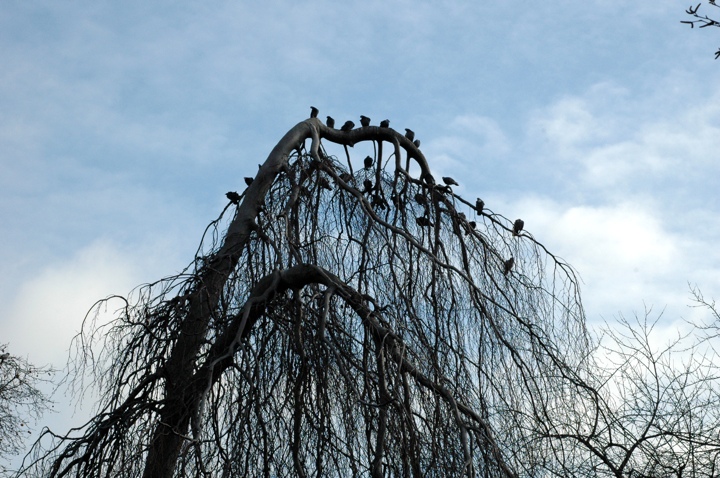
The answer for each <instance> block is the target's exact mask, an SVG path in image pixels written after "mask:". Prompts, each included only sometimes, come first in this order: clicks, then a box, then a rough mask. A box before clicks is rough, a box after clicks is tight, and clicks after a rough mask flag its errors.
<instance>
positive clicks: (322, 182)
mask: <svg viewBox="0 0 720 478" xmlns="http://www.w3.org/2000/svg"><path fill="white" fill-rule="evenodd" d="M318 184H319V185H320V187H321V188H323V189H327V190H328V191H332V186H330V182H329V181H328V180H327V178H326V177H324V176H320V177H319V178H318Z"/></svg>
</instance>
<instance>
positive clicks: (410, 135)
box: [405, 128, 415, 141]
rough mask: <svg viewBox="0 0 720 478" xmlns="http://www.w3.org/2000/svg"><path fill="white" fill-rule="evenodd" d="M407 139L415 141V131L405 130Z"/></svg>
mask: <svg viewBox="0 0 720 478" xmlns="http://www.w3.org/2000/svg"><path fill="white" fill-rule="evenodd" d="M405 137H406V138H407V139H409V140H410V141H412V140H414V139H415V131H413V130H411V129H410V128H405Z"/></svg>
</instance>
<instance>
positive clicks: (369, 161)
mask: <svg viewBox="0 0 720 478" xmlns="http://www.w3.org/2000/svg"><path fill="white" fill-rule="evenodd" d="M319 112H320V111H319V110H318V109H317V108H316V107H314V106H311V107H310V117H311V118H317V115H318V113H319ZM325 124H326V125H327V126H328V127H329V128H335V120H334V119H333V118H332V117H330V116H328V117H327V120H326V122H325ZM360 125H361V127H363V128H367V127H368V126H370V118H368V117H367V116H364V115H360ZM380 127H381V128H389V127H390V120H383V121H381V122H380ZM354 128H355V123H353V122H352V121H350V120H348V121H346V122H345V123H344V124H343V125H342V126H341V127H340V131H343V132H349V131H352V130H353V129H354ZM405 137H406V138H407V139H409V140H410V141H412V142H413V144H414V145H415V147H417V148H419V147H420V140H419V139H415V132H414V131H413V130H411V129H409V128H405ZM363 165H364V166H365V169H370V168H372V166H373V158H372V157H370V156H367V157H365V159H364V161H363ZM340 179H342V180H343V181H345V182H348V181H349V180H351V179H352V176H350V174H348V173H343V174H341V175H340ZM442 180H443V183H445V186H437V188H438V189H441V190H443V191H449V190H450V187H451V186H459V184H458V182H457V181H455V180H454V179H453V178H451V177H449V176H443V178H442ZM252 182H253V178H251V177H246V178H245V184H247V185H248V186H250V185H251V184H252ZM323 182H324V183H325V184H323ZM433 184H434V181H433ZM319 185H320V186H321V187H323V188H325V189H332V187H331V186H330V183H329V182H328V180H327V179H326V178H324V177H320V179H319ZM363 187H364V189H363V193H370V192H371V191H372V190H373V189H374V186H373V183H372V181H370V180H369V179H366V180H365V181H364V182H363ZM225 196H226V197H227V198H228V199H229V200H230V202H232V203H233V204H235V205H237V204H239V203H240V200H241V199H242V196H241V195H240V194H238V193H237V192H236V191H229V192H228V193H227V194H226V195H225ZM415 201H417V202H418V203H419V204H423V205H426V204H427V197H426V196H425V195H423V194H420V193H418V194H416V195H415ZM484 208H485V202H484V201H483V200H482V199H480V198H477V200H476V201H475V211H476V212H477V214H481V213H482V211H483V209H484ZM460 214H461V216H463V217H464V214H462V213H460ZM415 221H416V222H417V224H418V226H421V227H430V226H432V225H433V224H432V222H430V219H429V218H428V217H427V216H421V217H417V218H415ZM468 224H469V226H470V227H471V228H472V229H475V227H476V224H475V222H474V221H469V222H468ZM523 227H525V222H524V221H523V220H522V219H516V220H515V222H514V223H513V228H512V235H513V236H516V237H517V236H519V235H520V232H521V231H522V230H523ZM514 264H515V259H514V258H513V257H510V258H509V259H507V260H506V261H504V262H503V275H505V276H507V275H508V274H509V273H510V271H511V270H512V268H513V265H514Z"/></svg>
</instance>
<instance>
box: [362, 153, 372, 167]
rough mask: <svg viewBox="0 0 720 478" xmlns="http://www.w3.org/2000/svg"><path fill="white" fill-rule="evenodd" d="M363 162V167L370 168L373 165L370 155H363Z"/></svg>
mask: <svg viewBox="0 0 720 478" xmlns="http://www.w3.org/2000/svg"><path fill="white" fill-rule="evenodd" d="M364 163H365V169H370V168H372V165H373V159H372V158H371V157H370V156H365V161H364Z"/></svg>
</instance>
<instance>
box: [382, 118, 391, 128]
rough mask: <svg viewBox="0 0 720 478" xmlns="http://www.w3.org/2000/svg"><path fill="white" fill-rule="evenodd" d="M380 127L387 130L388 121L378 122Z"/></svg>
mask: <svg viewBox="0 0 720 478" xmlns="http://www.w3.org/2000/svg"><path fill="white" fill-rule="evenodd" d="M380 127H381V128H389V127H390V120H387V119H386V120H382V121H381V122H380Z"/></svg>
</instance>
